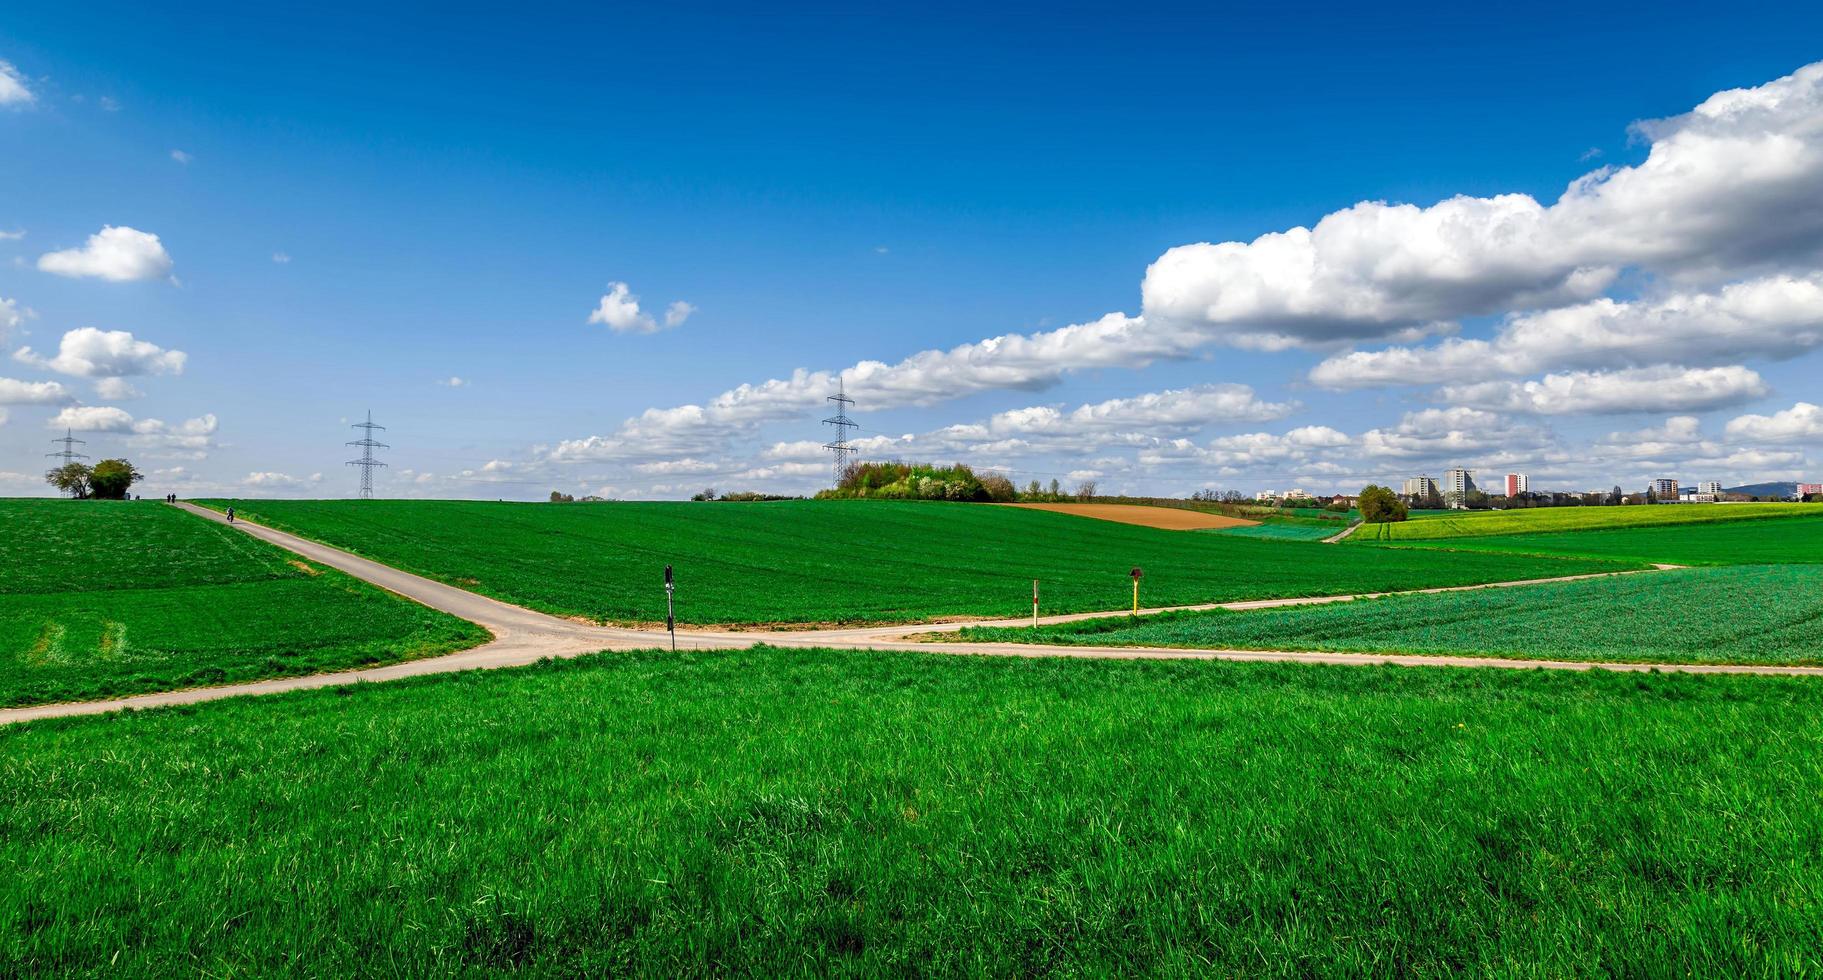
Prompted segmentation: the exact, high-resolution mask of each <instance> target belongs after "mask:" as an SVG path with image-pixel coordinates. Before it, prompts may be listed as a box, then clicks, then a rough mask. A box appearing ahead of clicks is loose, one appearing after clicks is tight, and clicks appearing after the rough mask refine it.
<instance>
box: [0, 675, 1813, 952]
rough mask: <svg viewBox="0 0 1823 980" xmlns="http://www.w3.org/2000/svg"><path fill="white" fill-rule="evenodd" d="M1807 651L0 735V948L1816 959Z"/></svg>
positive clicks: (556, 700) (581, 702) (743, 680)
mask: <svg viewBox="0 0 1823 980" xmlns="http://www.w3.org/2000/svg"><path fill="white" fill-rule="evenodd" d="M1819 732H1823V686H1820V685H1817V684H1814V683H1804V682H1798V681H1788V680H1783V679H1778V678H1738V677H1690V676H1670V675H1659V676H1651V675H1637V676H1620V675H1603V674H1593V675H1582V674H1566V673H1541V672H1515V671H1473V670H1409V669H1406V670H1401V669H1394V668H1358V669H1357V668H1346V669H1343V668H1323V667H1308V666H1295V665H1265V664H1222V663H1194V662H1176V663H1157V662H1155V663H1146V662H1120V663H1112V662H1096V663H1089V662H1079V661H1063V660H1051V661H1023V660H1015V659H992V658H947V657H938V656H907V655H891V654H867V653H855V652H796V651H778V650H771V651H768V650H763V649H762V650H757V651H746V652H740V653H729V654H709V655H683V656H670V655H655V654H653V655H614V656H602V657H594V658H586V659H585V660H582V661H567V662H562V663H556V664H549V665H545V666H539V667H533V668H527V669H522V670H512V671H490V672H481V673H474V674H464V675H454V676H449V677H441V678H425V679H420V680H412V681H401V682H396V683H391V684H385V685H373V686H368V687H362V688H357V689H351V690H344V691H318V692H305V693H301V694H295V695H283V696H279V697H276V698H272V699H243V700H238V701H231V702H220V703H215V704H211V705H206V706H199V707H196V708H191V709H180V710H164V711H157V712H146V713H139V714H133V715H126V716H110V717H105V718H98V719H69V720H65V721H58V722H41V723H34V724H32V725H27V726H16V727H12V728H6V729H0V975H9V976H11V975H20V976H24V975H36V976H61V977H83V976H103V975H106V976H160V977H162V976H171V975H177V974H183V975H208V976H264V975H273V974H287V975H314V976H351V975H373V974H386V975H429V974H436V975H449V974H457V975H469V974H476V973H483V972H493V971H504V970H511V969H518V970H519V971H521V972H522V973H523V974H525V975H535V976H555V975H565V976H575V975H629V974H631V975H648V976H658V975H662V976H684V975H705V974H717V975H756V976H796V975H804V974H823V975H829V974H842V975H879V974H900V975H920V976H962V975H967V976H980V975H993V976H1013V975H1032V974H1036V973H1062V974H1068V975H1088V976H1105V975H1141V974H1167V975H1198V976H1202V975H1248V976H1308V975H1311V974H1312V973H1313V972H1315V973H1323V974H1355V975H1358V974H1380V975H1399V976H1418V977H1456V976H1462V975H1465V974H1470V975H1472V974H1483V975H1486V974H1498V975H1506V976H1512V975H1534V976H1567V975H1605V976H1614V975H1623V976H1629V975H1630V976H1644V975H1657V974H1660V973H1663V972H1665V971H1666V970H1667V969H1675V971H1676V972H1679V973H1688V974H1690V975H1699V976H1747V975H1787V976H1796V975H1814V974H1815V973H1816V972H1817V971H1818V970H1820V969H1823V824H1820V823H1819V822H1818V820H1817V814H1816V801H1817V799H1818V797H1819V794H1823V751H1820V749H1823V742H1820V738H1823V736H1819Z"/></svg>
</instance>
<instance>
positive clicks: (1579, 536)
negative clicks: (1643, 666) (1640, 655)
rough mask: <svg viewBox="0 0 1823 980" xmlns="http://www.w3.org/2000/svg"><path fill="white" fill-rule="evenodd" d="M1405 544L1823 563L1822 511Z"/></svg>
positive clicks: (1703, 561)
mask: <svg viewBox="0 0 1823 980" xmlns="http://www.w3.org/2000/svg"><path fill="white" fill-rule="evenodd" d="M1399 546H1400V547H1410V548H1437V547H1441V548H1449V549H1451V550H1452V551H1456V552H1462V551H1479V552H1505V553H1510V554H1540V555H1580V556H1583V557H1592V558H1614V559H1618V560H1623V561H1629V560H1630V561H1653V562H1669V563H1672V564H1676V565H1735V564H1770V563H1776V562H1815V563H1823V517H1807V518H1800V519H1796V520H1747V521H1720V522H1710V523H1705V524H1681V525H1673V526H1667V527H1633V528H1619V529H1614V530H1591V531H1567V532H1560V533H1556V534H1507V535H1496V536H1491V537H1485V538H1449V539H1445V540H1440V541H1414V542H1412V543H1410V544H1409V545H1407V544H1403V543H1401V544H1400V545H1399Z"/></svg>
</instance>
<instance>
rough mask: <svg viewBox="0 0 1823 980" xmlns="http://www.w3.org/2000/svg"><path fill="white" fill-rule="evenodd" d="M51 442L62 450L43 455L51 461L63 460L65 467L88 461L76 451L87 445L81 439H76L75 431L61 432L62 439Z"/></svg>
mask: <svg viewBox="0 0 1823 980" xmlns="http://www.w3.org/2000/svg"><path fill="white" fill-rule="evenodd" d="M51 441H52V442H54V443H60V444H62V446H63V448H62V449H60V450H58V451H57V452H54V453H45V454H44V455H45V456H47V457H49V458H51V459H61V460H63V465H65V466H68V465H69V464H71V463H74V462H76V461H77V460H79V459H88V457H87V456H84V455H83V454H81V453H79V452H77V451H76V447H77V446H86V445H88V443H86V442H83V441H82V440H81V439H78V438H76V431H75V430H74V429H65V430H63V438H61V439H52V440H51Z"/></svg>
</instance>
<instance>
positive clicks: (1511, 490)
mask: <svg viewBox="0 0 1823 980" xmlns="http://www.w3.org/2000/svg"><path fill="white" fill-rule="evenodd" d="M1531 491H1532V481H1531V480H1528V479H1526V475H1525V474H1524V473H1508V474H1507V496H1509V497H1517V496H1519V495H1520V494H1522V493H1530V492H1531Z"/></svg>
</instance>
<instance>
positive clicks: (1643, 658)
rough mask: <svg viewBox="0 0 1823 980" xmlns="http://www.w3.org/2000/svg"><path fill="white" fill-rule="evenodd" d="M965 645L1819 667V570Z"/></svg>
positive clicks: (1075, 628)
mask: <svg viewBox="0 0 1823 980" xmlns="http://www.w3.org/2000/svg"><path fill="white" fill-rule="evenodd" d="M957 639H963V640H984V641H986V640H996V641H1009V642H1015V643H1070V644H1084V645H1091V646H1166V647H1199V648H1212V649H1223V648H1229V649H1242V650H1333V651H1341V652H1361V653H1434V654H1466V655H1473V656H1493V657H1521V658H1529V659H1548V660H1606V661H1632V662H1642V663H1752V664H1817V663H1823V565H1770V566H1738V567H1732V568H1700V569H1697V568H1693V569H1686V570H1679V571H1667V572H1642V573H1640V574H1637V575H1621V576H1613V577H1608V578H1599V579H1585V580H1583V581H1579V582H1560V583H1550V584H1544V585H1528V586H1524V587H1521V588H1513V589H1477V590H1475V591H1472V592H1449V593H1442V594H1435V595H1417V596H1389V597H1387V598H1384V599H1371V600H1361V601H1356V602H1344V603H1335V604H1331V605H1323V606H1304V607H1299V608H1287V609H1258V610H1252V611H1247V612H1227V611H1216V612H1193V613H1166V614H1162V615H1156V616H1144V617H1141V618H1139V619H1137V620H1135V619H1130V618H1124V617H1123V618H1116V619H1102V620H1091V621H1088V622H1081V623H1065V624H1060V625H1057V626H1046V627H1042V628H1040V629H1038V630H1033V629H1030V628H1029V627H1028V628H1020V629H969V630H964V631H963V633H962V635H961V636H959V637H957Z"/></svg>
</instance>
